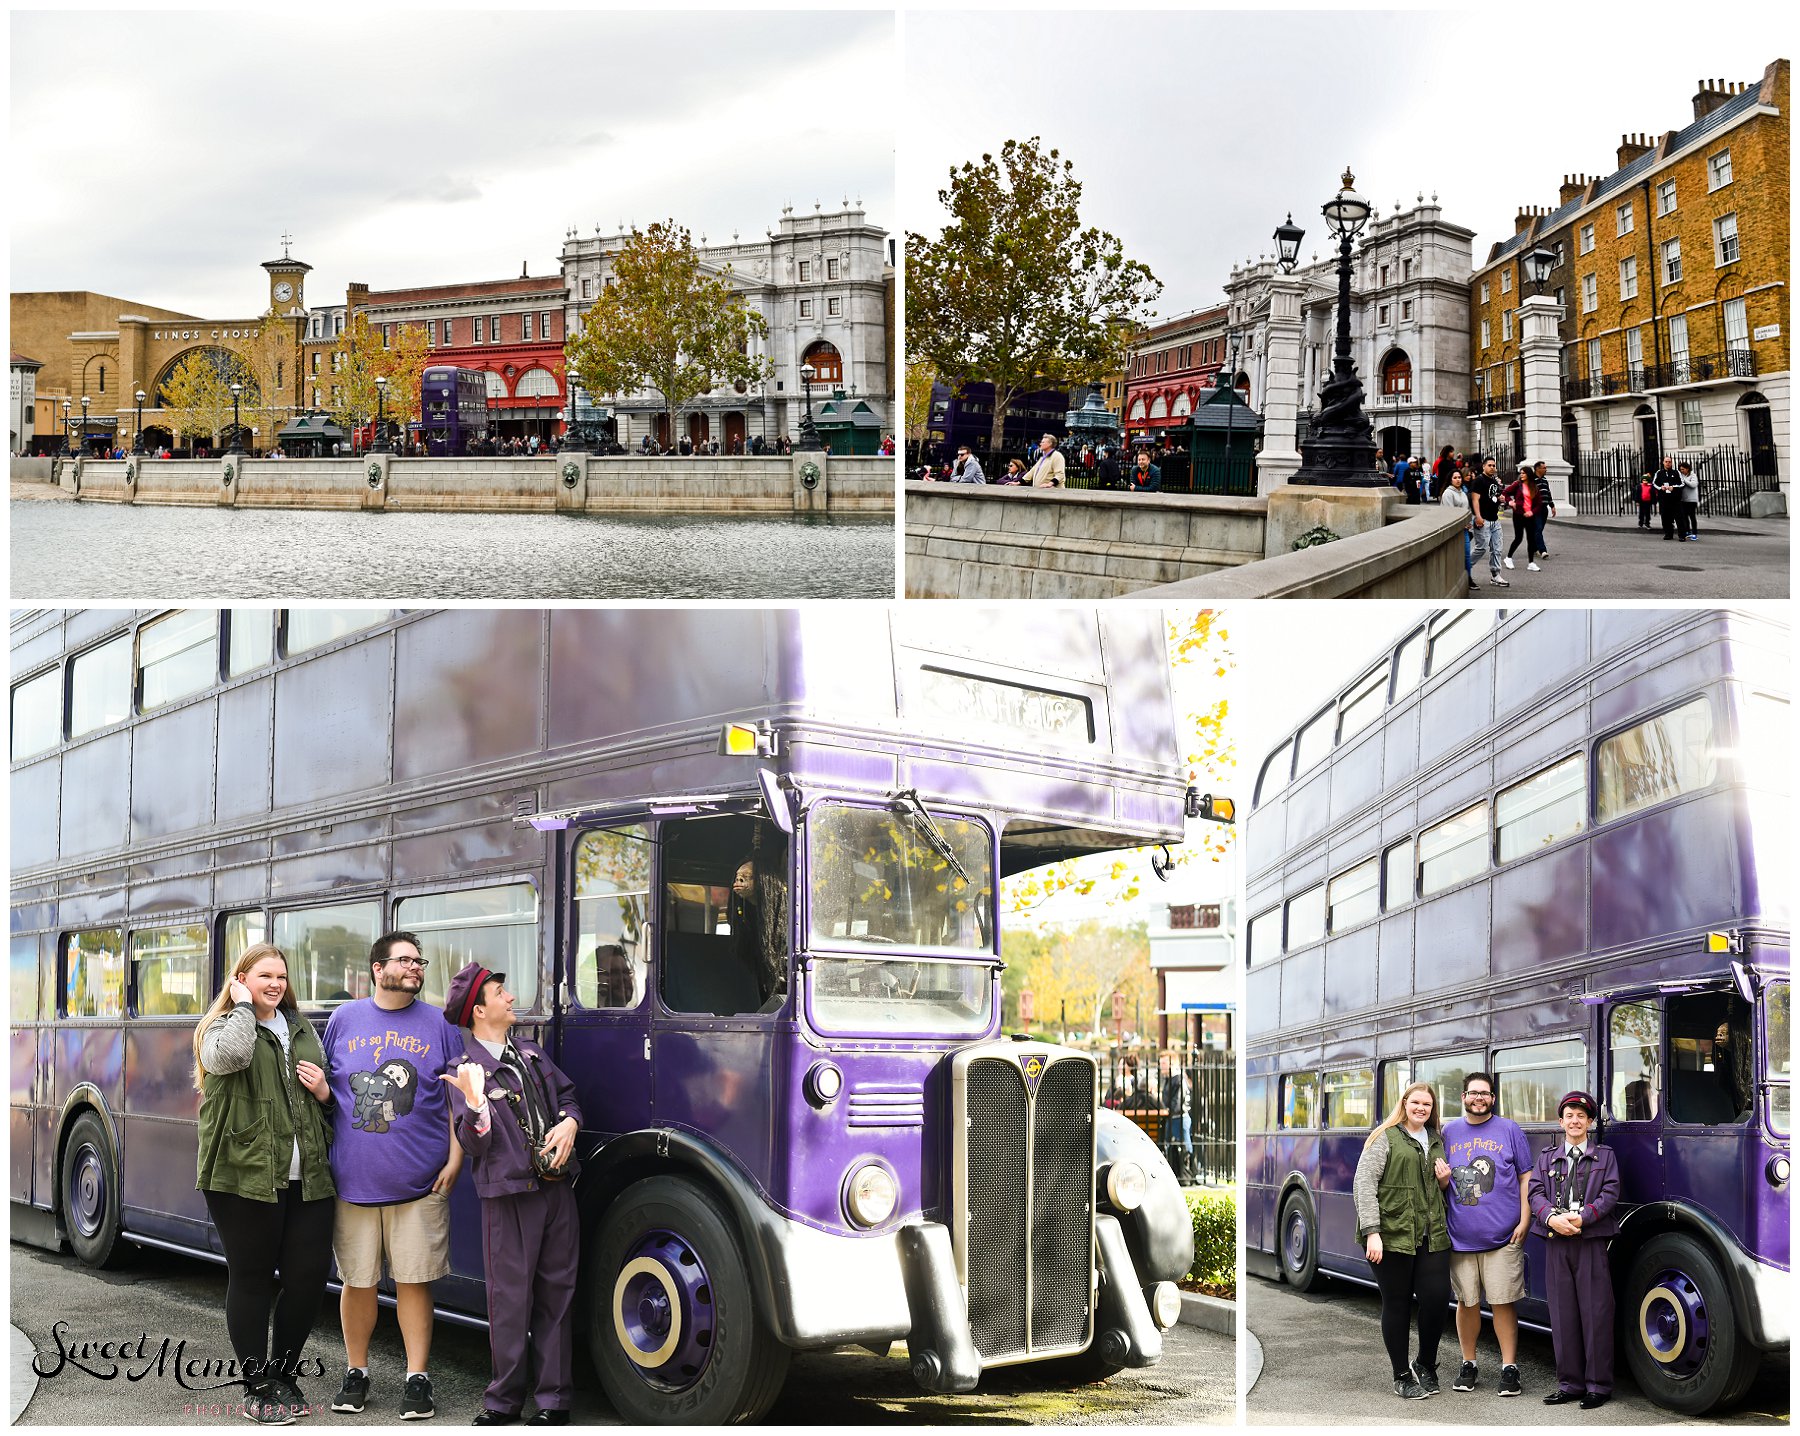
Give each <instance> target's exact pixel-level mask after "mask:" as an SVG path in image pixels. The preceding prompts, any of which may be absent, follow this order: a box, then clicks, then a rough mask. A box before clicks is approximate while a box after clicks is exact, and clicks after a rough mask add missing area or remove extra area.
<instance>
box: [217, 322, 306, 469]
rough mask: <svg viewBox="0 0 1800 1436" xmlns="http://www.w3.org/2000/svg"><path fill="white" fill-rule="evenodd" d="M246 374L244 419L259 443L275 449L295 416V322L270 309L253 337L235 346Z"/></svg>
mask: <svg viewBox="0 0 1800 1436" xmlns="http://www.w3.org/2000/svg"><path fill="white" fill-rule="evenodd" d="M232 353H233V354H234V355H235V356H236V358H237V362H238V367H239V369H240V370H241V371H242V373H243V374H244V376H245V377H244V379H243V380H242V381H241V382H242V383H243V384H244V393H243V397H242V401H241V414H242V420H243V423H244V424H245V426H246V427H248V428H252V429H255V430H256V437H257V444H258V445H259V446H260V447H261V448H263V449H272V448H274V447H275V444H276V436H277V435H278V434H280V432H281V427H282V425H284V424H285V423H287V421H288V420H289V419H290V418H292V417H293V414H294V393H295V389H296V386H297V384H298V382H299V378H300V340H299V331H298V329H296V328H295V324H294V321H293V320H292V319H288V318H284V317H283V316H282V315H281V314H280V312H279V311H277V310H274V309H271V310H270V311H269V312H268V313H267V314H265V315H263V317H262V318H261V319H259V320H258V321H257V325H256V329H255V330H254V331H253V332H252V333H251V335H250V337H248V338H246V339H242V340H239V341H238V342H237V343H235V344H234V345H233V346H232Z"/></svg>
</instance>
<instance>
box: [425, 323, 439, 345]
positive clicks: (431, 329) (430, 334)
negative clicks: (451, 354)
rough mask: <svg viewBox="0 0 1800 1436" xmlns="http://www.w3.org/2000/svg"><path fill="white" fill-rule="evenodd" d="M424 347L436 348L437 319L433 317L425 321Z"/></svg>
mask: <svg viewBox="0 0 1800 1436" xmlns="http://www.w3.org/2000/svg"><path fill="white" fill-rule="evenodd" d="M425 347H426V348H427V349H435V348H437V320H435V319H427V320H426V321H425Z"/></svg>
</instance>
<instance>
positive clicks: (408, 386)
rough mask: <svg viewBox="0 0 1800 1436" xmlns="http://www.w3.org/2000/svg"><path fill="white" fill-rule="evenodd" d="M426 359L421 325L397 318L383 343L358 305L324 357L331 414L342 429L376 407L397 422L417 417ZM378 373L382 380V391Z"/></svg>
mask: <svg viewBox="0 0 1800 1436" xmlns="http://www.w3.org/2000/svg"><path fill="white" fill-rule="evenodd" d="M430 360H431V353H430V350H429V348H428V346H427V345H426V342H425V331H424V330H423V329H421V328H419V327H417V326H416V325H409V324H396V325H395V326H394V327H393V334H392V337H391V338H390V339H389V340H388V341H387V343H385V344H384V343H383V342H382V330H381V329H378V328H377V327H376V326H375V325H373V324H370V323H369V317H368V315H367V314H365V313H364V312H363V311H362V310H360V309H359V310H357V312H356V313H355V314H354V315H353V316H352V317H351V319H350V322H349V323H348V324H346V325H345V326H344V332H343V333H342V334H340V335H339V336H338V337H337V342H336V343H335V344H333V345H332V346H331V355H330V358H329V359H328V360H327V363H329V365H330V366H331V380H330V383H331V390H330V392H331V413H332V417H333V418H335V419H336V420H337V421H338V423H339V424H340V425H341V426H342V427H343V428H344V429H346V430H352V429H355V428H356V427H357V426H358V425H359V424H363V423H366V422H367V421H368V420H370V419H373V418H374V417H375V416H376V415H377V414H378V413H379V414H381V415H384V416H385V417H386V418H387V419H388V420H389V421H391V422H392V423H395V424H397V425H401V426H404V425H406V424H408V423H410V422H412V421H413V420H415V419H417V418H418V417H419V380H420V378H421V376H422V375H423V374H424V372H425V366H426V364H428V363H429V362H430ZM377 379H385V380H387V391H386V392H385V393H383V392H382V390H381V386H380V385H378V384H376V382H375V381H376V380H377ZM321 387H323V386H321Z"/></svg>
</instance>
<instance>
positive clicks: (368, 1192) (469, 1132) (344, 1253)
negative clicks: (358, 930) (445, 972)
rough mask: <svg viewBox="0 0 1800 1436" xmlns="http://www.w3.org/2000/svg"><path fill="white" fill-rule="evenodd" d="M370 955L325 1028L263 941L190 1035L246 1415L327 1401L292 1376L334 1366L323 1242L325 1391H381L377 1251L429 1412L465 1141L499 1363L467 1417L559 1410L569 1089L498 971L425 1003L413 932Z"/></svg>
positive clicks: (298, 1412)
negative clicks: (360, 987)
mask: <svg viewBox="0 0 1800 1436" xmlns="http://www.w3.org/2000/svg"><path fill="white" fill-rule="evenodd" d="M368 966H369V979H370V983H371V992H370V995H369V996H367V997H364V998H360V999H355V1000H343V1001H341V1002H340V1004H339V1005H338V1006H337V1007H335V1008H334V1009H333V1010H332V1013H331V1016H330V1018H329V1019H328V1020H327V1022H326V1024H325V1033H324V1036H323V1038H321V1037H320V1036H319V1035H318V1034H317V1033H315V1032H314V1031H313V1028H312V1024H311V1023H310V1022H308V1021H307V1019H306V1018H305V1017H304V1016H303V1015H302V1014H301V1012H300V1010H299V1007H298V1005H297V1003H296V1001H295V998H294V992H293V987H292V985H291V983H290V981H289V976H288V964H287V958H286V956H285V955H284V954H283V953H282V952H281V950H280V949H279V948H276V947H274V946H273V945H271V944H268V943H259V944H257V945H256V946H253V947H251V948H250V949H248V950H247V951H246V952H244V953H243V954H242V956H240V957H239V958H238V960H237V961H236V962H235V963H234V964H233V965H232V969H231V977H230V979H229V980H228V981H227V983H226V984H225V987H224V989H223V990H222V991H221V992H220V993H219V995H218V997H217V998H216V999H215V1000H214V1001H213V1003H212V1005H211V1007H210V1008H209V1009H208V1010H207V1012H206V1014H205V1016H203V1017H202V1018H201V1020H200V1023H199V1026H198V1028H197V1029H196V1031H195V1034H194V1083H195V1086H196V1087H197V1088H198V1089H199V1091H200V1093H201V1101H200V1130H199V1163H198V1176H197V1185H198V1187H199V1189H200V1191H201V1192H202V1194H203V1195H204V1198H205V1201H206V1207H207V1211H208V1213H209V1214H210V1215H211V1217H212V1220H213V1225H214V1226H215V1227H216V1228H217V1230H218V1233H219V1239H220V1242H221V1243H222V1245H223V1247H224V1250H225V1259H226V1267H227V1273H228V1276H227V1284H226V1296H225V1323H226V1329H227V1332H228V1334H229V1337H230V1340H231V1345H232V1350H233V1353H234V1355H235V1356H236V1358H237V1362H238V1368H239V1371H240V1373H241V1375H242V1379H243V1380H244V1383H245V1388H246V1398H245V1408H244V1414H245V1415H246V1416H247V1417H249V1418H250V1419H251V1420H253V1421H256V1422H257V1423H258V1424H261V1425H287V1424H289V1423H290V1422H292V1421H293V1420H294V1418H295V1417H296V1416H304V1415H308V1414H310V1413H311V1412H312V1411H314V1410H316V1409H318V1408H317V1407H316V1406H315V1405H314V1404H313V1403H312V1402H311V1401H309V1399H308V1398H307V1396H306V1395H305V1394H304V1393H303V1392H302V1391H301V1389H300V1385H299V1382H300V1379H301V1377H302V1376H303V1375H307V1374H317V1373H320V1372H323V1371H324V1370H325V1364H324V1362H323V1360H321V1359H317V1358H314V1359H313V1362H312V1363H311V1364H306V1363H304V1362H303V1358H302V1352H303V1350H304V1348H305V1346H306V1342H307V1340H308V1338H309V1337H310V1335H311V1333H312V1328H313V1323H314V1321H315V1319H316V1318H317V1316H318V1313H319V1309H320V1306H321V1304H322V1302H323V1300H324V1296H325V1283H326V1279H327V1277H328V1276H329V1274H330V1264H331V1259H332V1258H333V1257H334V1256H335V1257H336V1260H337V1267H338V1273H339V1278H340V1280H341V1281H342V1283H343V1291H342V1295H341V1297H340V1299H339V1316H340V1320H341V1324H342V1329H343V1339H344V1368H345V1370H344V1378H343V1381H342V1383H341V1385H340V1387H339V1390H338V1392H337V1395H336V1396H334V1397H333V1398H332V1399H331V1401H330V1409H331V1410H333V1411H338V1412H351V1413H354V1412H360V1411H362V1410H364V1409H365V1407H366V1406H367V1405H368V1403H369V1402H370V1400H371V1399H376V1398H375V1397H374V1391H375V1384H374V1379H373V1376H372V1374H371V1366H370V1359H369V1342H370V1337H371V1336H372V1335H373V1333H374V1330H375V1323H376V1318H377V1314H378V1311H379V1307H378V1305H377V1287H378V1285H379V1283H380V1281H381V1278H382V1274H383V1272H384V1270H385V1272H386V1274H387V1275H388V1276H389V1277H391V1278H392V1280H393V1283H394V1294H395V1307H396V1316H397V1318H398V1321H399V1326H400V1335H401V1341H402V1343H403V1345H404V1348H405V1352H406V1371H405V1373H404V1376H403V1378H402V1380H401V1381H399V1382H398V1383H396V1384H397V1385H398V1388H399V1389H398V1400H397V1403H396V1411H397V1414H398V1416H399V1417H400V1419H402V1420H418V1419H423V1418H428V1417H431V1416H433V1415H435V1414H436V1406H435V1403H434V1401H433V1397H432V1387H431V1376H430V1370H429V1362H430V1356H431V1336H432V1323H433V1313H432V1298H431V1283H432V1282H434V1281H437V1280H438V1279H439V1278H441V1277H444V1276H447V1275H449V1272H450V1202H449V1193H450V1189H451V1188H452V1187H453V1186H454V1185H455V1184H456V1180H457V1177H458V1175H459V1173H460V1172H461V1170H462V1166H463V1163H464V1161H465V1160H466V1161H467V1162H468V1163H469V1164H470V1166H471V1169H472V1176H473V1179H474V1186H475V1192H476V1195H477V1197H478V1198H479V1199H480V1202H481V1216H482V1240H483V1247H484V1271H485V1274H486V1278H487V1300H488V1338H489V1348H490V1351H491V1354H492V1360H493V1378H492V1380H491V1381H490V1382H489V1384H488V1387H487V1390H486V1393H485V1395H484V1397H483V1400H482V1408H481V1410H480V1412H478V1413H477V1414H476V1417H475V1424H476V1425H479V1426H493V1425H506V1424H509V1423H511V1422H515V1421H519V1420H521V1419H522V1418H523V1416H524V1407H525V1404H526V1402H527V1401H528V1400H529V1401H530V1402H531V1403H532V1405H533V1406H534V1408H535V1410H534V1413H533V1414H532V1415H531V1417H530V1420H529V1423H528V1424H531V1425H539V1426H561V1425H566V1424H567V1423H568V1421H569V1408H570V1404H571V1400H572V1397H573V1376H572V1361H573V1355H574V1351H573V1345H572V1341H573V1335H572V1331H571V1324H570V1317H571V1311H572V1307H573V1302H574V1296H575V1276H576V1261H577V1254H578V1252H579V1249H580V1241H579V1226H578V1220H577V1216H576V1210H575V1200H574V1195H573V1193H572V1192H571V1190H570V1179H571V1178H572V1177H573V1176H574V1173H575V1171H576V1169H577V1164H576V1162H575V1158H574V1145H575V1138H576V1134H577V1131H578V1130H579V1128H580V1126H581V1112H580V1110H579V1108H578V1107H577V1106H576V1103H575V1093H574V1086H573V1084H572V1083H571V1082H570V1081H569V1079H568V1078H567V1077H566V1076H565V1075H564V1074H563V1073H562V1072H561V1071H560V1070H559V1069H558V1068H557V1066H556V1064H555V1063H554V1062H552V1061H551V1059H550V1057H549V1056H548V1054H547V1053H545V1052H544V1050H543V1049H542V1048H541V1047H539V1046H537V1044H535V1043H533V1042H529V1041H526V1040H525V1039H523V1038H516V1037H513V1036H512V1035H511V1031H510V1029H511V1027H512V1025H513V1007H514V997H513V994H512V993H511V992H510V991H509V990H508V989H507V986H506V974H505V973H501V972H493V971H490V970H489V969H488V968H486V967H484V966H482V965H481V964H480V963H478V962H477V963H471V964H469V965H467V966H465V967H463V968H461V969H460V970H459V971H458V972H457V973H456V975H455V976H454V977H453V978H452V979H451V981H450V984H449V990H448V994H447V996H446V999H445V1005H444V1007H443V1008H442V1009H439V1008H437V1007H434V1006H432V1005H431V1004H430V1003H427V1002H423V1001H421V1000H419V995H420V993H421V991H422V990H423V988H424V985H425V972H426V968H427V967H428V966H429V963H428V961H427V959H426V958H425V957H424V955H423V953H422V952H421V949H420V945H419V940H418V938H417V937H416V936H415V935H414V934H412V933H410V932H390V933H387V934H385V935H384V936H382V937H380V938H378V939H377V940H376V941H375V943H374V944H373V946H372V947H371V948H370V951H369V959H368ZM340 996H341V997H342V998H344V999H348V998H349V994H348V993H342V994H340ZM271 1334H272V1339H271ZM387 1399H390V1400H391V1399H393V1398H392V1397H389V1398H387Z"/></svg>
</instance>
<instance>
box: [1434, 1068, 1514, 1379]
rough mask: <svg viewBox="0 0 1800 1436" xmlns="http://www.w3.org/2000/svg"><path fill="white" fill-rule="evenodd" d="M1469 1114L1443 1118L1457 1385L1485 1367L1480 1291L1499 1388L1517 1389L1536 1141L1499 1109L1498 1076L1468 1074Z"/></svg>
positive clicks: (1465, 1101) (1465, 1098)
mask: <svg viewBox="0 0 1800 1436" xmlns="http://www.w3.org/2000/svg"><path fill="white" fill-rule="evenodd" d="M1462 1106H1463V1110H1462V1116H1460V1117H1457V1118H1455V1119H1454V1120H1452V1121H1450V1122H1446V1123H1445V1124H1444V1153H1445V1156H1446V1157H1447V1158H1448V1159H1449V1162H1450V1190H1449V1192H1448V1193H1446V1195H1447V1196H1448V1197H1449V1198H1450V1201H1449V1211H1448V1216H1449V1225H1450V1289H1451V1290H1452V1291H1453V1292H1454V1293H1455V1294H1456V1336H1457V1340H1458V1341H1459V1342H1460V1343H1461V1345H1462V1369H1461V1370H1460V1371H1459V1372H1458V1373H1457V1377H1456V1383H1455V1385H1454V1387H1453V1388H1452V1389H1453V1390H1456V1391H1473V1390H1474V1389H1475V1385H1476V1380H1477V1377H1478V1375H1479V1368H1478V1366H1477V1365H1476V1361H1475V1342H1476V1339H1477V1338H1478V1337H1479V1336H1480V1335H1481V1299H1482V1296H1483V1295H1484V1294H1485V1295H1486V1297H1487V1300H1488V1305H1489V1306H1491V1307H1492V1308H1493V1312H1494V1340H1495V1342H1496V1343H1498V1345H1499V1347H1500V1384H1499V1387H1498V1389H1497V1393H1496V1394H1498V1395H1500V1396H1517V1395H1518V1394H1519V1393H1520V1391H1521V1390H1522V1389H1523V1387H1522V1386H1521V1384H1520V1382H1519V1367H1518V1359H1519V1317H1518V1312H1517V1310H1516V1308H1515V1303H1516V1302H1517V1301H1518V1300H1519V1299H1520V1298H1521V1297H1523V1296H1524V1295H1525V1235H1526V1233H1527V1232H1529V1231H1530V1230H1531V1207H1530V1204H1529V1202H1528V1201H1527V1198H1526V1193H1527V1190H1528V1188H1529V1185H1530V1178H1531V1168H1532V1157H1531V1143H1529V1142H1528V1141H1526V1140H1525V1134H1524V1133H1523V1132H1522V1131H1520V1130H1519V1124H1518V1123H1517V1122H1513V1121H1510V1120H1508V1119H1507V1118H1505V1117H1502V1116H1500V1115H1498V1114H1497V1113H1496V1112H1495V1111H1494V1079H1493V1077H1492V1076H1491V1075H1490V1074H1489V1073H1486V1072H1471V1073H1469V1075H1468V1076H1467V1077H1465V1078H1464V1079H1463V1094H1462Z"/></svg>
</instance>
